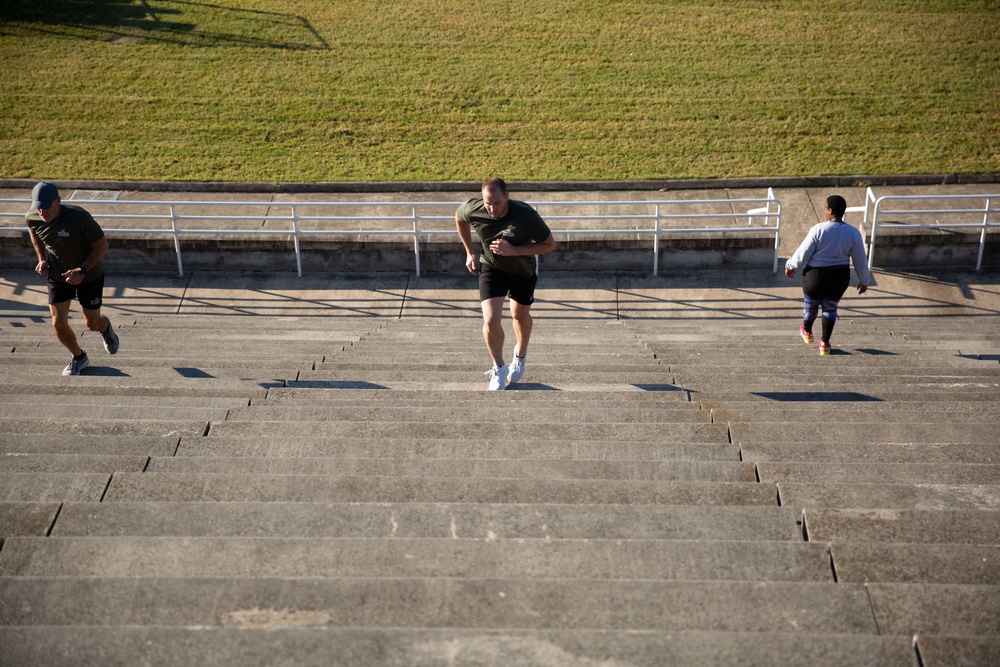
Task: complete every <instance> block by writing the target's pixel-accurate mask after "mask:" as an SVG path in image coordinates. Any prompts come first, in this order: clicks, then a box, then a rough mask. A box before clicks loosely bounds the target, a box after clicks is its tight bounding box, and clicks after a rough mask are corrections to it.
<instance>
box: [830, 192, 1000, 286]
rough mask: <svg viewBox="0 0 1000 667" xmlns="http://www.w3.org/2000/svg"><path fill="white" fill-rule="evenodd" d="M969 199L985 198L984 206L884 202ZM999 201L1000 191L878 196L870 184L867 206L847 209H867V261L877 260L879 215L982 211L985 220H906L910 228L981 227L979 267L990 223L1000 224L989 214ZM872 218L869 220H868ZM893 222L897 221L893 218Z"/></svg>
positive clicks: (972, 212)
mask: <svg viewBox="0 0 1000 667" xmlns="http://www.w3.org/2000/svg"><path fill="white" fill-rule="evenodd" d="M966 200H983V201H985V204H986V205H985V206H982V207H979V208H900V209H889V208H887V207H886V206H885V204H887V203H891V202H934V203H937V202H957V201H966ZM995 201H1000V193H997V194H975V195H884V196H882V197H876V196H875V193H874V192H873V191H872V189H871V188H870V187H869V188H868V189H867V191H866V192H865V204H864V206H854V207H849V208H848V209H847V210H848V211H856V212H860V211H863V212H864V214H865V215H864V223H865V225H866V226H867V227H870V229H871V240H870V241H869V243H868V263H869V265H873V264H874V259H875V238H876V236H877V233H878V229H879V218H880V217H883V218H884V217H885V216H889V215H891V216H926V215H938V216H955V215H979V214H982V216H983V218H982V222H940V221H939V222H933V223H910V222H906V223H903V225H905V227H906V228H907V229H979V230H980V233H979V253H978V256H977V259H976V271H981V270H982V268H983V253H984V251H985V249H986V234H987V232H988V231H989V229H990V228H991V227H1000V222H990V214H991V213H993V214H996V213H1000V208H994V207H993V202H995ZM869 220H870V223H869ZM894 222H896V221H895V220H894Z"/></svg>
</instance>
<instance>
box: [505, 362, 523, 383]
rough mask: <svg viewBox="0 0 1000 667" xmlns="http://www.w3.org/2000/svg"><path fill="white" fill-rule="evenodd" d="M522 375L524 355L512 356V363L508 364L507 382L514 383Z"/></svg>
mask: <svg viewBox="0 0 1000 667" xmlns="http://www.w3.org/2000/svg"><path fill="white" fill-rule="evenodd" d="M522 375H524V357H514V363H512V364H511V365H510V373H509V374H508V375H507V384H508V385H512V384H514V383H515V382H517V381H518V380H520V379H521V376H522Z"/></svg>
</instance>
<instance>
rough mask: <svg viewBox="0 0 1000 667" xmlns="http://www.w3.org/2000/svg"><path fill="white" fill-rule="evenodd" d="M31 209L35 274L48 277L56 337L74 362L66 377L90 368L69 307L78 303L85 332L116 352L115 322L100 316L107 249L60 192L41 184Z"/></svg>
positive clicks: (99, 234)
mask: <svg viewBox="0 0 1000 667" xmlns="http://www.w3.org/2000/svg"><path fill="white" fill-rule="evenodd" d="M31 199H32V201H31V210H30V211H28V212H27V213H26V214H25V216H24V221H25V223H26V224H27V225H28V235H29V236H30V237H31V245H32V246H33V247H34V249H35V255H36V256H37V258H38V263H37V264H36V265H35V272H36V273H38V275H41V276H46V277H47V278H48V279H49V312H50V313H51V314H52V328H53V329H55V332H56V338H58V339H59V342H60V343H62V344H63V346H64V347H65V348H66V349H67V350H69V351H70V353H71V354H72V355H73V358H72V359H70V360H69V365H68V366H66V368H65V369H64V370H63V373H62V374H63V375H79V374H80V371H82V370H83V369H84V368H86V367H87V366H89V365H90V359H89V358H88V357H87V353H86V352H84V351H83V349H82V348H81V347H80V345H79V343H78V342H77V339H76V334H75V333H74V332H73V327H71V326H70V324H69V307H70V304H71V303H72V302H73V299H77V300H78V301H79V302H80V305H81V306H82V307H83V318H84V320H85V321H86V323H87V328H88V329H90V330H91V331H96V332H98V333H100V334H101V337H102V338H103V339H104V349H105V350H106V351H107V352H108V353H109V354H115V353H116V352H118V335H117V334H116V333H115V330H114V327H112V326H111V320H109V319H108V318H107V317H106V316H104V315H101V305H102V304H103V302H104V265H103V264H102V262H101V258H102V257H104V253H106V252H107V251H108V240H107V238H105V236H104V230H102V229H101V227H100V225H98V224H97V222H96V221H95V220H94V218H93V217H92V216H91V215H90V214H89V213H87V212H86V211H85V210H83V209H82V208H80V207H78V206H70V205H68V204H67V205H64V204H63V203H62V200H61V199H60V197H59V190H58V189H57V188H56V186H55V185H53V184H52V183H46V182H45V181H42V182H41V183H38V184H37V185H36V186H35V188H34V190H32V192H31Z"/></svg>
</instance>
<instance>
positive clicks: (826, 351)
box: [819, 341, 830, 355]
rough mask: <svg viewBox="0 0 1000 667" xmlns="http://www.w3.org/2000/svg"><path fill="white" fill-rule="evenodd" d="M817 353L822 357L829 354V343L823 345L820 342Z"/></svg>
mask: <svg viewBox="0 0 1000 667" xmlns="http://www.w3.org/2000/svg"><path fill="white" fill-rule="evenodd" d="M819 353H820V354H822V355H827V354H830V344H829V343H824V342H823V341H820V342H819Z"/></svg>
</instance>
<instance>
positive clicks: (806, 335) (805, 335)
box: [799, 324, 813, 345]
mask: <svg viewBox="0 0 1000 667" xmlns="http://www.w3.org/2000/svg"><path fill="white" fill-rule="evenodd" d="M799 333H800V334H802V340H803V341H804V342H805V344H806V345H812V344H813V334H812V331H806V325H804V324H801V325H799Z"/></svg>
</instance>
